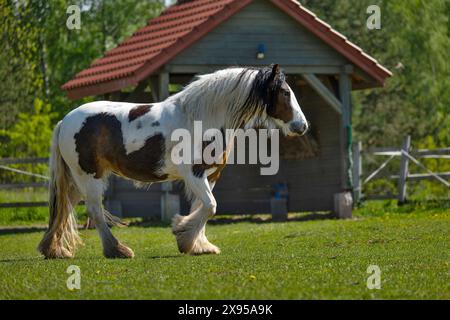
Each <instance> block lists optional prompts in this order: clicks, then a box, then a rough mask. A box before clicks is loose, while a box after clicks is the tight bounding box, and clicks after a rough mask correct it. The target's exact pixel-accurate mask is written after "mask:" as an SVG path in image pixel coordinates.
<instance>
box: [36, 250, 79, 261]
mask: <svg viewBox="0 0 450 320" xmlns="http://www.w3.org/2000/svg"><path fill="white" fill-rule="evenodd" d="M39 251H40V252H41V253H42V254H43V255H44V257H45V259H71V258H73V253H72V252H70V251H69V250H67V249H66V248H63V247H59V248H51V249H43V248H39Z"/></svg>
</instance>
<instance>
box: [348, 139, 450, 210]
mask: <svg viewBox="0 0 450 320" xmlns="http://www.w3.org/2000/svg"><path fill="white" fill-rule="evenodd" d="M364 155H374V156H389V157H390V158H388V159H387V160H386V161H384V162H383V163H382V164H381V165H380V166H379V167H378V168H377V169H376V170H375V171H373V172H372V173H371V174H369V175H368V176H367V177H366V178H365V179H363V156H364ZM396 157H399V158H400V171H399V174H397V175H392V174H390V173H385V172H383V171H384V169H385V168H386V167H387V165H388V163H389V162H391V160H393V159H394V158H396ZM424 158H426V159H450V148H441V149H434V150H426V149H419V150H412V148H411V137H410V136H407V137H405V139H404V141H403V144H402V146H401V147H400V148H395V147H394V148H368V149H367V150H364V149H363V147H362V143H361V142H358V143H356V144H354V145H353V185H354V199H355V202H359V201H361V200H362V199H368V200H369V199H370V200H384V199H398V201H399V202H400V203H403V202H405V201H406V191H407V190H406V189H407V188H406V187H407V182H408V181H421V180H433V179H434V180H437V181H439V182H441V183H442V184H444V185H445V186H447V187H450V183H449V182H448V181H447V180H449V179H450V172H438V173H436V172H432V171H431V170H430V169H428V168H427V167H426V166H425V165H423V164H422V163H421V162H420V161H419V160H417V159H424ZM410 162H412V163H413V164H415V165H416V166H418V167H420V168H421V169H422V170H425V171H426V172H427V173H410V172H409V165H410ZM376 176H378V177H379V178H387V179H392V180H398V181H397V190H398V191H397V192H398V193H397V194H396V195H394V194H386V195H368V196H364V195H363V193H362V187H363V185H364V184H365V183H368V182H369V181H371V180H372V179H374V178H375V177H376Z"/></svg>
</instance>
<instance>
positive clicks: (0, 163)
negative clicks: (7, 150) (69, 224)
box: [0, 158, 49, 208]
mask: <svg viewBox="0 0 450 320" xmlns="http://www.w3.org/2000/svg"><path fill="white" fill-rule="evenodd" d="M48 161H49V158H20V159H17V158H3V159H0V170H7V171H11V172H14V173H15V174H21V175H27V176H33V177H36V178H38V179H41V180H44V181H41V182H22V183H2V184H0V190H17V189H28V188H32V189H35V188H46V187H47V186H48V182H47V181H45V180H48V177H46V176H44V175H40V174H36V173H33V172H28V171H24V170H19V169H16V168H11V167H9V166H10V165H15V164H40V163H48ZM47 206H48V202H47V201H34V202H7V203H0V208H31V207H47Z"/></svg>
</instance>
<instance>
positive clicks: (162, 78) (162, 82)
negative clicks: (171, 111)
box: [158, 71, 169, 101]
mask: <svg viewBox="0 0 450 320" xmlns="http://www.w3.org/2000/svg"><path fill="white" fill-rule="evenodd" d="M168 97H169V73H168V72H166V71H161V72H160V73H159V75H158V98H159V100H160V101H163V100H165V99H167V98H168Z"/></svg>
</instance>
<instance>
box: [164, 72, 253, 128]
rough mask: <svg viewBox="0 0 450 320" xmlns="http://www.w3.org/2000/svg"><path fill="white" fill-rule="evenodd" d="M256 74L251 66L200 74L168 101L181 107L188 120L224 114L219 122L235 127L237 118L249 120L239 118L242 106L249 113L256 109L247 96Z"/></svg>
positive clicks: (241, 113)
mask: <svg viewBox="0 0 450 320" xmlns="http://www.w3.org/2000/svg"><path fill="white" fill-rule="evenodd" d="M257 73H258V70H255V69H246V68H230V69H224V70H219V71H217V72H214V73H211V74H205V75H201V76H199V77H198V79H197V80H195V81H193V82H192V83H190V84H189V85H188V86H187V87H186V88H184V90H182V91H181V92H179V93H177V94H176V95H174V96H172V97H170V98H169V99H168V101H171V102H174V103H175V104H177V105H178V106H180V107H181V108H183V111H184V112H185V113H186V114H188V115H189V117H190V118H191V119H192V120H207V119H211V118H217V117H220V116H224V117H225V119H221V120H222V121H221V122H222V125H224V126H226V127H227V128H236V127H237V126H239V125H240V123H238V121H240V120H244V121H246V122H248V121H249V120H250V119H241V118H242V116H243V115H245V113H246V112H245V111H246V110H243V109H244V108H247V109H249V110H248V111H249V113H252V109H254V108H256V106H249V105H248V98H249V95H250V92H251V90H252V86H253V83H254V79H255V77H256V74H257ZM252 107H253V108H252ZM224 111H225V112H224Z"/></svg>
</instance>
